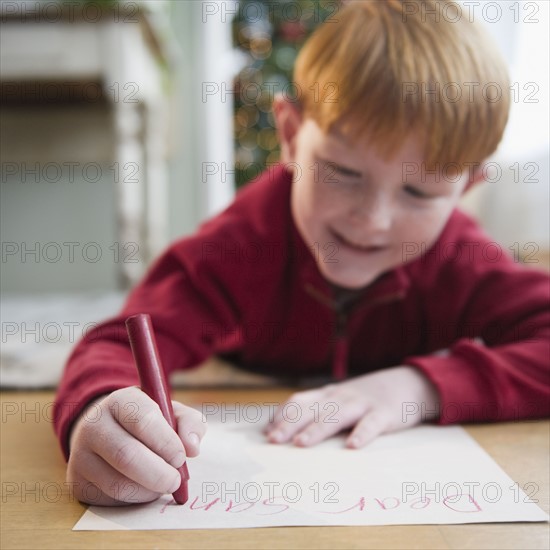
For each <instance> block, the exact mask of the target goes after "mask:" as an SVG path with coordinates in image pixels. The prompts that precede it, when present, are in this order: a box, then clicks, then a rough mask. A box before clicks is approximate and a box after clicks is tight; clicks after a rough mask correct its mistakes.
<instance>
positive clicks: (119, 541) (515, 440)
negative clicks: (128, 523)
mask: <svg viewBox="0 0 550 550" xmlns="http://www.w3.org/2000/svg"><path fill="white" fill-rule="evenodd" d="M290 393H291V390H289V389H279V388H278V389H262V390H257V389H255V390H250V389H249V390H187V391H178V392H175V397H176V398H177V399H180V400H182V401H184V402H186V403H188V404H198V405H200V404H201V403H203V402H226V403H240V404H241V405H243V404H245V403H247V402H256V403H258V402H259V403H261V402H263V401H266V402H282V401H283V400H284V399H285V398H286V397H288V396H289V394H290ZM53 399H54V394H53V392H3V393H2V394H0V400H1V407H2V425H1V426H2V434H1V445H2V449H1V474H2V475H1V478H2V499H1V511H2V513H1V539H0V547H1V548H2V549H3V550H7V549H11V548H32V549H35V548H55V549H62V548H71V549H74V548H76V549H79V548H94V549H95V548H128V549H132V550H138V549H141V548H254V549H256V548H330V549H333V548H392V549H397V548H424V549H429V548H438V549H439V548H472V549H474V548H475V549H482V548H498V549H504V548H521V549H534V548H544V549H548V548H549V547H550V533H549V524H544V523H536V524H530V523H511V524H510V523H508V524H505V523H501V524H470V525H414V526H389V527H388V526H386V527H279V528H265V529H232V530H229V529H221V530H211V531H209V530H186V531H110V532H109V531H94V532H90V531H80V532H73V531H71V529H72V527H73V525H74V524H75V523H76V521H77V520H78V519H79V518H80V516H81V515H82V513H83V512H84V510H85V506H83V505H82V504H80V503H79V502H77V501H75V500H74V498H73V497H72V495H71V494H70V493H69V491H68V488H67V486H65V485H64V480H65V463H64V461H63V458H62V455H61V452H60V450H59V446H58V444H57V441H56V439H55V437H54V433H53V427H52V424H51V415H52V403H53ZM467 430H468V432H469V433H470V434H471V435H472V436H473V437H474V438H475V439H476V440H477V441H478V442H479V443H480V444H481V445H482V446H483V447H484V448H485V449H486V450H487V452H488V453H489V454H490V455H491V456H492V457H493V458H494V459H495V460H496V462H497V463H499V464H500V465H501V466H502V468H503V469H504V470H505V471H506V472H507V473H508V475H509V476H510V477H511V478H512V479H513V480H514V481H516V482H518V483H519V486H520V487H525V486H526V484H527V483H534V484H536V486H538V490H537V491H536V494H535V495H532V496H533V497H534V498H537V499H538V501H539V505H540V506H541V508H543V509H544V510H545V511H546V512H548V511H549V472H550V458H549V457H550V452H549V444H550V422H549V421H547V420H544V421H534V422H518V423H505V424H494V425H475V426H468V427H467Z"/></svg>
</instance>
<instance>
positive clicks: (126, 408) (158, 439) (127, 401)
mask: <svg viewBox="0 0 550 550" xmlns="http://www.w3.org/2000/svg"><path fill="white" fill-rule="evenodd" d="M105 405H106V406H107V407H108V408H109V412H110V413H111V416H112V417H113V418H114V419H115V421H116V422H117V423H118V424H119V425H120V426H122V427H123V428H124V430H125V431H126V432H128V433H129V434H130V435H132V436H134V437H135V438H136V439H138V440H139V441H141V442H142V443H143V444H144V445H145V446H146V447H148V448H149V449H151V450H152V451H153V452H154V453H155V454H157V455H159V456H160V457H162V458H163V459H164V460H165V461H166V462H168V463H169V464H171V465H172V466H174V467H175V468H179V467H180V466H181V465H182V464H183V463H184V462H185V458H186V454H185V449H184V447H183V445H182V442H181V440H180V438H179V437H178V436H177V434H176V432H175V431H174V430H173V429H172V427H171V426H170V424H169V423H168V421H167V420H166V419H165V418H164V417H163V416H162V413H161V411H160V408H159V406H158V405H157V404H156V403H155V402H154V401H153V400H152V399H151V398H150V397H149V396H148V395H146V394H145V393H144V392H142V391H141V390H139V389H138V388H125V389H124V390H119V391H115V392H113V393H112V394H111V395H110V396H109V397H108V399H107V400H106V401H105Z"/></svg>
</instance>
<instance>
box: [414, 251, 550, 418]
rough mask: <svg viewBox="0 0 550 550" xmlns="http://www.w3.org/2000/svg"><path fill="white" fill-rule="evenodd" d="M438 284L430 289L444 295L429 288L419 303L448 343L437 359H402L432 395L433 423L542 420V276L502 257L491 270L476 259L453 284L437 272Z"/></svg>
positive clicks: (547, 329) (548, 286)
mask: <svg viewBox="0 0 550 550" xmlns="http://www.w3.org/2000/svg"><path fill="white" fill-rule="evenodd" d="M439 278H440V279H442V281H441V282H442V284H439V285H437V284H436V283H435V281H434V282H433V286H432V288H436V287H440V288H441V287H442V286H443V287H444V288H445V289H446V292H445V293H444V292H443V291H437V290H434V291H433V293H432V295H431V296H430V297H429V298H430V299H429V300H426V302H429V303H430V304H432V305H431V310H430V311H428V313H427V316H428V323H429V324H431V325H432V326H433V325H438V324H440V325H443V324H444V323H447V325H449V323H451V324H452V325H453V326H452V330H454V331H455V338H454V340H453V342H452V344H451V345H449V346H448V349H447V350H446V351H444V352H443V353H441V354H433V355H431V356H414V357H407V358H405V359H404V361H403V363H404V364H407V365H411V366H414V367H416V368H418V369H420V370H421V371H422V372H423V373H424V374H425V375H426V376H427V377H428V378H429V379H430V380H431V381H432V382H433V383H434V384H435V386H436V387H437V389H438V390H439V393H440V403H439V407H438V410H437V411H436V412H438V413H439V421H438V422H439V423H440V424H450V423H454V422H471V421H505V420H517V419H527V418H540V417H547V416H549V415H550V308H549V304H550V278H549V276H548V274H547V273H545V272H543V271H542V270H537V269H531V268H527V267H525V266H521V265H517V264H516V263H514V262H513V261H512V259H511V258H509V257H508V256H505V257H504V258H503V259H502V261H499V262H498V264H497V265H495V264H493V265H491V266H488V265H487V262H486V261H485V262H484V259H483V258H481V257H479V258H477V260H476V261H475V262H474V261H472V262H470V264H469V265H468V266H466V268H465V269H462V273H461V275H460V278H456V277H455V278H453V275H451V274H449V273H445V271H444V270H442V272H440V274H439ZM459 279H460V280H459ZM464 289H466V290H464ZM427 292H429V291H428V290H427ZM438 292H441V294H439V295H438ZM427 412H430V411H427Z"/></svg>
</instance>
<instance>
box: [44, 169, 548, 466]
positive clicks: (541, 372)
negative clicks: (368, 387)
mask: <svg viewBox="0 0 550 550" xmlns="http://www.w3.org/2000/svg"><path fill="white" fill-rule="evenodd" d="M291 183H292V181H291V175H290V173H289V172H287V171H286V170H285V169H284V167H283V166H282V165H278V166H276V167H274V168H273V169H271V170H269V171H266V172H264V173H263V174H261V175H260V177H259V178H257V179H256V180H255V181H253V182H251V183H250V184H248V185H247V186H246V187H244V188H242V189H241V191H240V192H239V193H238V194H237V197H236V199H235V201H234V202H233V203H232V204H231V205H230V206H229V207H228V208H227V209H226V210H225V211H223V212H222V213H220V214H219V215H217V216H216V217H214V218H212V219H211V220H209V221H207V222H206V223H204V224H203V225H202V226H201V227H200V228H199V230H198V231H197V233H196V234H194V235H192V236H189V237H185V238H182V239H180V240H178V241H176V242H175V243H174V244H172V245H171V246H170V247H169V248H168V250H167V251H166V252H165V253H164V254H163V255H162V256H161V257H160V258H159V259H158V260H157V261H156V262H155V263H154V264H153V266H152V267H151V268H150V270H149V271H148V273H147V275H146V276H145V278H144V280H143V281H142V282H141V283H140V284H139V285H138V286H137V287H136V288H135V289H134V290H133V291H132V292H131V294H130V296H129V297H128V300H127V302H126V304H125V306H124V308H123V310H122V311H121V312H120V314H119V315H118V316H116V317H114V318H111V319H109V320H107V321H105V322H104V323H102V324H101V325H99V326H98V327H96V328H95V329H94V330H93V331H91V332H89V333H88V334H87V335H86V337H85V338H83V339H82V340H81V341H80V342H79V343H78V345H77V346H76V348H75V349H74V351H73V353H72V355H71V357H70V358H69V360H68V362H67V365H66V368H65V373H64V376H63V379H62V381H61V384H60V387H59V390H58V395H57V399H56V407H55V429H56V433H57V435H58V437H59V440H60V442H61V445H62V447H63V450H64V453H65V456H66V457H67V456H68V447H67V442H68V435H69V432H70V427H71V423H72V422H73V420H74V419H75V418H76V417H77V415H78V414H79V413H80V411H81V410H82V408H83V407H84V406H85V405H86V404H87V403H88V402H90V401H91V400H92V399H93V398H94V397H96V396H99V395H101V394H105V393H109V392H111V391H114V390H116V389H119V388H121V387H125V386H129V385H135V384H138V376H137V371H136V368H135V366H134V363H133V360H132V355H131V351H130V348H129V345H128V340H127V337H126V330H125V325H124V321H125V319H126V317H128V316H129V315H133V314H135V313H142V312H143V313H149V314H150V315H151V317H152V320H153V325H154V328H155V333H156V336H157V341H158V346H159V351H160V354H161V359H162V362H163V364H164V367H165V369H166V370H167V371H168V373H170V372H172V371H174V370H176V369H189V368H192V367H194V366H196V365H198V364H199V363H201V362H203V361H204V360H205V359H207V358H208V357H209V356H211V355H214V354H217V355H220V356H223V357H225V358H227V359H229V360H232V361H234V362H237V363H238V364H239V365H241V366H242V367H244V368H247V369H250V370H253V371H255V372H259V373H264V374H276V375H280V376H282V377H286V378H289V377H290V378H293V377H294V378H295V377H315V376H323V375H325V376H330V375H332V376H333V377H334V378H336V379H340V378H343V377H344V376H347V377H353V376H357V375H360V374H363V373H367V372H370V371H373V370H377V369H383V368H388V367H393V366H397V365H411V366H414V367H416V368H418V369H420V370H421V371H422V372H423V373H424V374H425V375H426V376H427V377H428V378H429V379H430V380H431V381H432V382H433V383H434V384H435V385H436V387H437V389H438V390H439V393H440V396H441V401H440V407H439V414H440V419H439V423H441V424H447V423H451V422H466V421H485V420H511V419H517V418H535V417H542V416H548V415H549V414H550V371H549V364H550V361H549V348H550V344H549V342H550V338H549V337H550V309H549V307H548V305H549V297H550V278H549V276H548V274H546V273H545V272H543V271H542V270H540V271H539V270H536V269H531V268H529V269H528V268H526V267H524V266H521V265H518V264H517V263H515V262H514V261H513V260H512V259H511V258H510V257H509V256H508V255H507V254H506V252H505V251H503V250H502V249H501V248H500V247H499V246H498V245H497V244H495V243H494V242H492V241H491V240H490V239H489V238H488V237H487V235H485V234H484V233H483V232H482V231H481V229H480V228H479V227H478V226H477V225H476V223H475V222H474V221H473V220H472V219H470V218H469V217H468V216H466V215H465V214H464V213H462V212H460V211H458V210H455V211H454V212H453V214H452V215H451V217H450V219H449V221H448V223H447V224H446V226H445V228H444V230H443V232H442V233H441V235H440V237H439V239H438V240H437V242H436V243H435V244H434V245H433V246H432V247H431V248H430V249H429V250H428V251H427V252H426V253H425V254H424V255H423V256H421V257H420V258H417V259H415V260H412V261H410V262H408V263H406V262H404V263H403V264H402V265H400V266H398V267H396V269H394V270H393V271H391V272H388V273H386V274H384V275H382V276H381V277H379V278H378V279H377V280H376V281H375V282H374V283H372V284H371V285H369V286H368V287H366V288H364V289H362V290H360V291H358V292H348V293H346V292H343V291H342V290H340V291H338V289H337V288H335V287H334V286H332V285H330V284H329V283H328V282H327V281H326V280H325V279H324V278H323V277H322V275H321V274H320V272H319V270H318V269H317V266H316V264H315V259H314V257H313V255H312V254H313V253H316V251H310V250H309V249H308V248H307V247H306V245H305V243H304V241H303V240H302V238H301V236H300V235H299V233H298V231H297V229H296V226H295V225H294V222H293V219H292V217H291V213H290V188H291ZM417 246H419V244H418V243H405V244H404V245H403V251H404V260H406V259H407V254H408V253H409V252H411V251H413V250H414V248H415V247H417ZM325 261H328V258H327V259H325ZM410 406H412V407H416V406H419V405H418V404H410Z"/></svg>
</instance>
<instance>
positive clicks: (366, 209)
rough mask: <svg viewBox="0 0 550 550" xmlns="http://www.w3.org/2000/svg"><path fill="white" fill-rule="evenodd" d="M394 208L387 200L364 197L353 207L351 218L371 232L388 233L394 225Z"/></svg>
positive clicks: (355, 202)
mask: <svg viewBox="0 0 550 550" xmlns="http://www.w3.org/2000/svg"><path fill="white" fill-rule="evenodd" d="M392 217H393V216H392V206H391V204H390V201H389V200H388V199H387V198H382V197H376V198H374V197H366V196H364V195H363V197H362V198H361V199H359V200H356V201H354V203H353V204H352V205H351V213H350V218H351V220H352V221H353V222H356V223H357V224H358V225H361V227H363V228H365V227H368V229H369V231H388V230H389V229H390V227H391V224H392Z"/></svg>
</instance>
